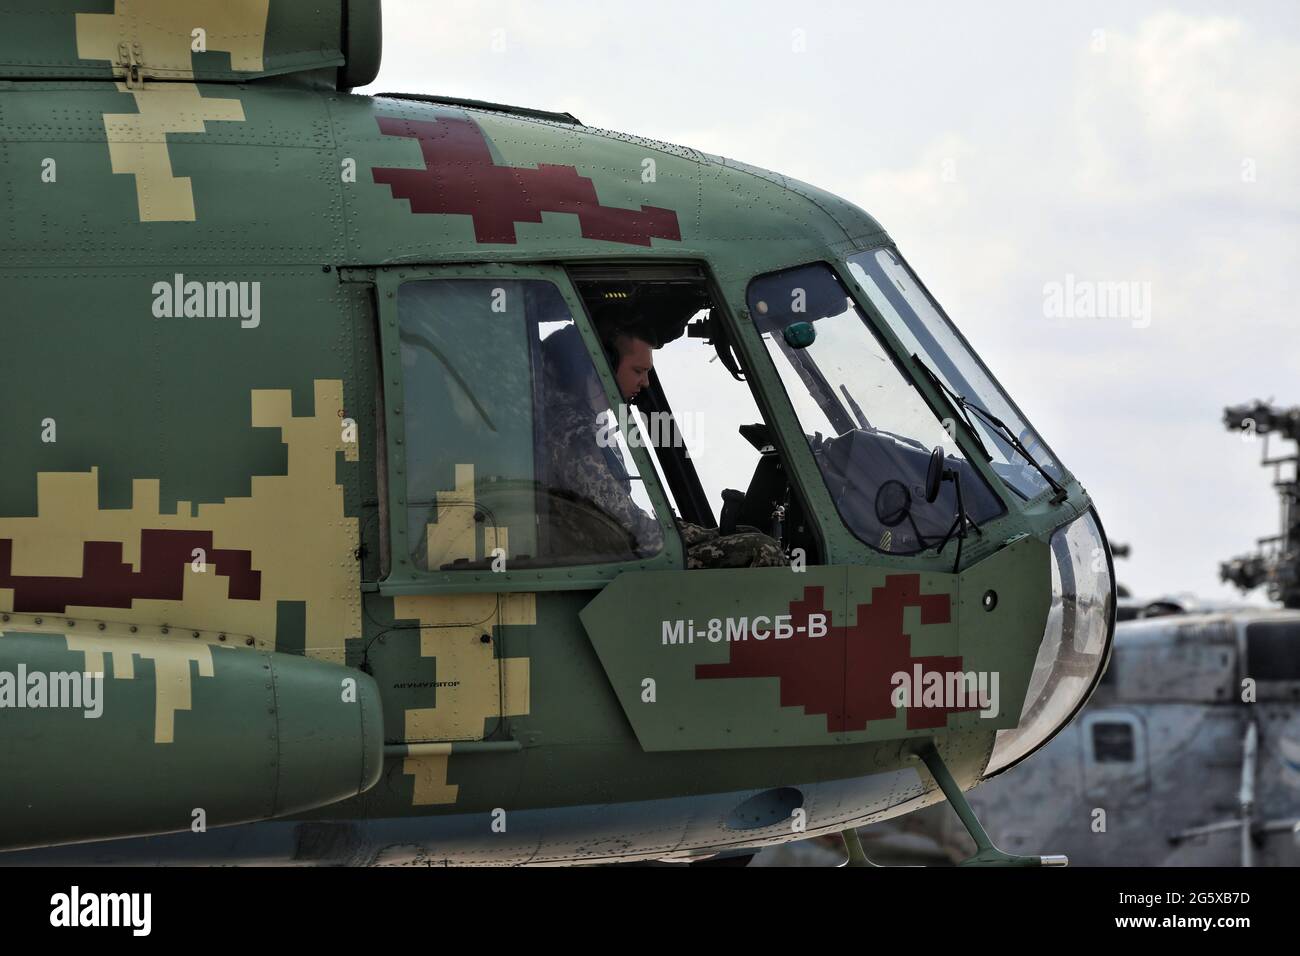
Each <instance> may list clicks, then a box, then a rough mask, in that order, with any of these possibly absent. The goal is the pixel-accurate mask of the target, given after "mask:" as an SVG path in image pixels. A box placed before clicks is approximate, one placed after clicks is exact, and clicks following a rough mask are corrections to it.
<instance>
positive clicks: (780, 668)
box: [695, 574, 979, 733]
mask: <svg viewBox="0 0 1300 956" xmlns="http://www.w3.org/2000/svg"><path fill="white" fill-rule="evenodd" d="M908 607H919V608H920V609H921V623H922V624H947V623H948V622H949V621H950V620H951V619H952V618H951V606H950V600H949V597H948V595H947V594H922V593H921V576H920V575H919V574H893V575H889V576H887V577H886V578H885V586H884V587H880V588H872V589H871V603H870V604H859V605H858V615H857V617H858V621H857V623H856V624H855V625H853V626H852V627H844V626H838V625H835V624H833V623H831V622H832V620H833V615H832V614H831V613H830V612H829V611H827V609H826V597H825V588H822V587H807V588H804V595H803V600H797V601H791V602H790V616H791V624H792V625H793V627H794V628H795V632H794V636H793V637H791V638H789V639H788V640H784V641H776V640H773V639H771V638H769V639H768V640H766V641H761V642H756V641H753V640H749V641H737V642H734V643H732V644H731V645H730V647H731V659H730V661H729V662H727V663H725V664H697V665H696V667H695V677H696V679H697V680H698V679H704V680H716V679H719V678H730V677H778V678H780V680H781V698H780V699H781V706H782V707H803V709H804V713H806V714H825V715H826V732H827V733H843V732H847V731H855V730H865V729H866V727H867V722H868V721H871V720H890V719H892V718H894V717H895V716H897V709H896V708H895V707H894V705H893V703H891V701H890V699H889V698H890V695H891V694H892V693H893V690H894V685H893V684H892V682H891V681H890V678H891V677H892V676H893V675H894V674H896V673H898V672H899V671H904V672H906V673H908V674H911V673H912V665H913V664H920V665H921V666H922V667H923V668H924V669H925V670H926V671H942V672H945V673H946V672H949V671H960V670H962V659H961V658H960V657H913V656H912V652H911V643H912V641H911V635H909V634H906V633H904V631H903V609H904V608H908ZM812 614H825V615H826V621H827V622H828V627H827V632H826V636H825V637H808V624H809V622H808V618H809V616H810V615H812ZM978 709H979V708H978V707H952V708H947V707H909V708H907V727H908V729H909V730H923V729H930V728H935V727H943V726H944V725H945V724H946V723H947V721H948V715H949V714H950V713H957V712H959V711H967V710H978Z"/></svg>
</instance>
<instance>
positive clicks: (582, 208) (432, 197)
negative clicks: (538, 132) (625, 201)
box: [371, 116, 682, 246]
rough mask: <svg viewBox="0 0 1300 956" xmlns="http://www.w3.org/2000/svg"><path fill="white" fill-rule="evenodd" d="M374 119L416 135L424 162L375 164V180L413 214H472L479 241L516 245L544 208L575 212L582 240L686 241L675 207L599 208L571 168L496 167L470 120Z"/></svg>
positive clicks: (394, 131)
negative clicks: (415, 165)
mask: <svg viewBox="0 0 1300 956" xmlns="http://www.w3.org/2000/svg"><path fill="white" fill-rule="evenodd" d="M377 119H378V120H379V129H380V130H381V131H382V132H383V133H384V134H385V135H388V136H407V137H410V138H412V139H416V140H419V143H420V152H421V153H423V154H424V163H425V167H426V168H425V169H395V168H391V167H375V168H374V169H372V170H371V173H372V175H373V176H374V177H375V182H376V183H380V184H386V185H388V186H389V187H390V188H391V189H392V191H393V198H394V199H407V200H410V203H411V212H413V213H446V214H452V215H461V216H473V217H474V238H475V240H476V241H477V242H480V243H487V242H495V243H510V244H514V243H515V242H517V241H518V239H517V238H516V236H515V223H517V222H536V223H540V222H541V221H542V213H544V212H562V213H572V214H574V215H576V216H577V217H578V222H579V224H580V225H581V227H582V236H583V238H584V239H603V240H605V241H607V242H622V243H627V244H630V245H637V246H649V245H650V240H651V239H672V240H674V241H677V242H680V241H681V238H682V232H681V227H680V226H679V225H678V223H677V213H675V212H674V211H673V210H671V209H661V208H659V207H658V206H642V207H641V208H640V209H639V210H636V209H620V208H618V207H615V206H602V205H601V204H600V199H599V198H598V197H597V196H596V187H595V185H594V184H593V183H592V181H591V180H590V179H587V178H586V177H585V176H579V175H578V171H577V169H576V168H574V167H573V166H557V165H553V164H551V163H539V164H538V165H537V168H536V169H526V168H524V167H521V166H498V165H496V164H495V163H493V162H492V154H491V151H490V150H489V149H488V143H487V139H486V138H485V137H484V136H483V131H482V130H481V129H479V127H478V124H477V123H475V122H473V121H472V120H468V119H459V118H457V117H445V118H443V119H440V120H438V121H437V122H436V123H434V122H427V121H423V120H403V119H396V118H394V117H388V116H380V117H377Z"/></svg>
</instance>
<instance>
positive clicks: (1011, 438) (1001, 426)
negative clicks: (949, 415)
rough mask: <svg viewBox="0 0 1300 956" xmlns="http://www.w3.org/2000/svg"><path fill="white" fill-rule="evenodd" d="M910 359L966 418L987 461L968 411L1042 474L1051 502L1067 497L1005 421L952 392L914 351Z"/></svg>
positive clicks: (1066, 493) (1057, 502)
mask: <svg viewBox="0 0 1300 956" xmlns="http://www.w3.org/2000/svg"><path fill="white" fill-rule="evenodd" d="M912 360H913V361H915V362H916V364H917V366H918V367H919V368H921V370H922V371H924V372H925V374H926V375H927V376H929V378H930V381H931V382H933V383H934V384H935V385H937V386H938V387H939V388H940V389H941V390H942V391H943V392H944V394H946V395H947V396H949V398H950V399H951V401H952V402H953V403H955V404H956V406H957V407H958V408H959V409H961V411H962V416H963V417H964V418H965V419H966V424H967V425H969V426H970V429H971V434H973V435H974V436H975V440H976V441H977V442H979V445H980V450H981V451H983V452H984V457H985V458H987V459H988V460H989V461H992V460H993V459H992V457H991V456H990V455H989V452H988V449H987V448H986V447H985V446H984V442H983V441H982V440H981V439H980V437H979V432H978V431H977V430H976V428H975V423H974V422H972V421H971V419H970V415H969V414H968V412H974V413H975V414H976V415H978V416H979V417H980V418H982V419H984V420H985V421H986V422H988V423H989V424H990V425H992V426H993V427H994V428H996V429H997V430H998V431H999V432H1001V434H1002V437H1003V438H1005V439H1006V441H1007V443H1008V444H1010V445H1011V447H1012V448H1013V449H1015V452H1016V454H1018V455H1019V456H1020V457H1021V458H1023V459H1024V460H1025V461H1027V462H1029V464H1030V465H1032V466H1033V468H1034V470H1035V471H1037V472H1038V473H1039V474H1040V475H1042V476H1043V480H1044V481H1046V482H1047V484H1048V485H1049V486H1051V489H1052V492H1053V494H1052V504H1054V505H1059V504H1060V503H1061V502H1063V501H1064V500H1065V499H1066V498H1068V497H1069V493H1068V492H1067V491H1066V490H1065V488H1063V487H1062V486H1061V483H1060V482H1059V481H1057V480H1056V479H1055V478H1053V477H1052V476H1051V475H1049V474H1048V473H1047V471H1046V470H1044V468H1043V466H1042V465H1040V464H1039V463H1038V460H1037V459H1036V458H1034V456H1033V455H1031V454H1030V453H1029V449H1028V448H1026V447H1025V446H1024V443H1023V442H1022V441H1021V440H1020V439H1019V438H1018V437H1016V433H1015V432H1013V431H1012V430H1011V429H1010V428H1009V427H1007V424H1006V422H1004V421H1003V420H1002V419H1000V418H998V417H997V416H996V415H994V414H993V413H992V412H990V411H989V410H988V409H986V408H981V407H980V406H979V405H977V404H975V403H974V402H972V401H971V400H970V399H969V398H967V397H966V396H965V395H958V394H957V393H956V392H954V391H953V390H952V389H951V388H949V387H948V386H947V385H945V384H944V382H943V380H942V379H940V378H939V376H938V375H937V374H935V372H934V370H933V369H932V368H930V366H928V365H926V364H925V362H924V361H922V359H921V356H919V355H917V354H916V353H915V352H913V353H912Z"/></svg>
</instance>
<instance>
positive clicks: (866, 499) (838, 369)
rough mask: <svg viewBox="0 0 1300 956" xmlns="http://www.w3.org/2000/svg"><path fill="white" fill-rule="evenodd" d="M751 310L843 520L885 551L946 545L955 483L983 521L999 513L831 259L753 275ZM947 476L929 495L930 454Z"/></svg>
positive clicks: (953, 518)
mask: <svg viewBox="0 0 1300 956" xmlns="http://www.w3.org/2000/svg"><path fill="white" fill-rule="evenodd" d="M748 304H749V312H750V315H751V317H752V319H753V321H754V324H755V325H756V326H757V328H758V331H759V332H760V333H761V335H762V337H763V341H764V343H765V344H766V346H767V350H768V354H769V355H770V356H771V359H772V362H773V363H774V365H775V366H776V369H777V371H778V373H779V374H780V376H781V381H782V384H783V385H784V386H785V390H786V393H787V394H788V395H789V397H790V402H791V404H792V405H793V406H794V410H795V413H796V414H797V415H798V416H799V421H800V424H801V425H802V427H803V430H804V432H805V434H806V436H807V439H808V442H809V444H810V446H811V447H812V451H813V456H814V458H815V459H816V460H817V464H818V466H819V468H820V469H821V472H822V475H823V477H824V478H825V480H826V485H827V488H828V490H829V491H830V493H831V496H832V498H834V500H835V504H836V507H837V508H838V509H839V512H840V515H841V517H842V518H843V519H844V521H845V523H846V524H847V525H848V527H849V529H850V530H851V531H852V532H853V533H854V534H855V535H857V536H858V538H860V539H861V540H862V541H863V542H865V543H866V544H868V545H870V546H871V547H873V548H876V549H878V550H881V551H887V552H890V553H895V554H915V553H918V552H922V551H925V550H928V549H931V548H935V549H941V548H942V547H943V546H944V544H945V543H946V542H947V540H949V538H950V535H951V534H952V533H953V530H954V526H955V524H956V523H958V522H957V513H958V489H957V487H956V486H957V483H958V482H960V486H961V487H960V496H961V499H962V503H963V505H964V508H965V512H966V515H967V516H968V517H969V518H970V519H971V520H972V521H974V522H975V523H976V524H977V525H978V524H979V523H981V522H983V521H985V520H988V519H989V518H992V517H995V516H997V515H999V514H1001V513H1002V511H1003V508H1002V504H1001V502H1000V501H999V500H998V498H997V496H996V495H994V493H993V492H992V490H991V489H990V488H989V487H988V485H987V484H986V483H985V481H984V479H983V477H982V476H981V475H980V473H979V472H978V471H977V470H976V469H974V468H972V467H971V466H970V463H969V462H967V461H966V460H965V458H964V457H963V455H962V451H961V448H960V447H959V446H958V445H957V443H956V442H955V441H954V440H953V435H954V433H955V428H956V423H955V422H952V421H949V422H947V423H943V422H941V420H940V418H939V416H937V415H936V414H935V412H934V411H933V410H932V409H931V408H930V406H929V405H928V404H927V403H926V401H925V399H924V397H923V396H922V395H921V393H920V392H919V391H917V389H916V388H915V386H914V385H913V384H912V383H911V381H910V379H909V378H908V377H907V376H906V375H904V374H903V372H902V371H900V369H899V368H898V366H897V365H896V364H895V359H894V357H893V355H892V353H891V352H890V351H889V350H888V349H887V348H886V347H885V346H884V345H883V344H882V343H881V342H880V340H879V339H878V338H877V337H876V335H875V333H874V332H873V331H872V329H871V326H870V325H869V324H868V323H867V321H866V320H865V318H864V316H863V315H862V313H861V312H860V311H859V310H858V308H857V306H856V305H855V304H854V302H853V300H852V299H851V298H850V297H849V295H848V292H847V291H846V290H845V288H844V286H843V284H842V283H841V282H840V279H839V277H838V276H837V275H836V274H835V273H834V272H833V271H832V270H831V269H830V268H829V267H827V266H826V265H824V264H821V263H817V264H813V265H808V266H801V267H799V268H797V269H790V270H787V271H785V272H779V273H775V274H772V275H768V276H762V277H760V278H758V279H755V280H754V281H753V282H752V283H751V284H750V287H749V292H748ZM936 447H941V448H942V449H943V450H944V452H945V456H946V462H947V465H946V470H947V471H948V473H949V477H948V480H945V481H943V482H942V483H941V484H940V486H939V489H938V495H937V497H936V498H935V499H934V501H927V500H926V477H927V473H928V470H929V464H930V459H931V455H932V453H933V451H934V449H935V448H936Z"/></svg>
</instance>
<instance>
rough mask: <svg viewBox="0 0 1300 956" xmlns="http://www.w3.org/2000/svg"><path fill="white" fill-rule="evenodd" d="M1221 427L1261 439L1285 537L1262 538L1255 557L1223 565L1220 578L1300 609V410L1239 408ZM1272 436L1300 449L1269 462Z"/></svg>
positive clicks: (1228, 412)
mask: <svg viewBox="0 0 1300 956" xmlns="http://www.w3.org/2000/svg"><path fill="white" fill-rule="evenodd" d="M1223 424H1224V426H1225V427H1226V428H1227V429H1228V431H1240V432H1242V433H1243V434H1246V435H1250V436H1252V437H1253V436H1254V435H1262V436H1263V438H1264V449H1263V454H1262V461H1261V462H1260V464H1262V465H1263V466H1264V467H1265V468H1268V467H1270V466H1271V467H1272V469H1273V487H1274V488H1275V489H1277V494H1278V498H1279V499H1280V500H1281V533H1280V534H1276V535H1271V536H1269V537H1267V538H1260V539H1259V540H1258V541H1257V542H1256V545H1257V549H1256V551H1255V553H1254V554H1251V555H1247V556H1245V557H1240V558H1233V559H1232V560H1231V561H1226V562H1224V563H1223V564H1221V565H1219V577H1220V579H1222V580H1224V581H1227V582H1228V583H1230V584H1235V585H1236V586H1237V587H1239V588H1241V589H1242V590H1243V591H1250V590H1253V589H1254V588H1257V587H1259V586H1260V585H1261V584H1264V585H1267V586H1268V596H1269V600H1272V601H1280V602H1281V604H1282V606H1283V607H1288V608H1300V406H1296V407H1294V408H1279V407H1278V406H1276V405H1273V404H1272V403H1270V402H1260V401H1256V402H1255V403H1254V404H1253V405H1252V404H1247V405H1236V406H1232V407H1230V408H1225V409H1224V410H1223ZM1272 435H1277V436H1279V437H1280V438H1281V439H1282V440H1283V441H1292V442H1295V443H1296V444H1297V450H1296V451H1293V452H1291V453H1290V454H1285V455H1280V456H1278V457H1276V458H1270V457H1269V454H1268V443H1269V437H1270V436H1272ZM1283 465H1290V466H1291V471H1290V476H1289V477H1287V476H1285V475H1284V474H1283V472H1282V466H1283Z"/></svg>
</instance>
